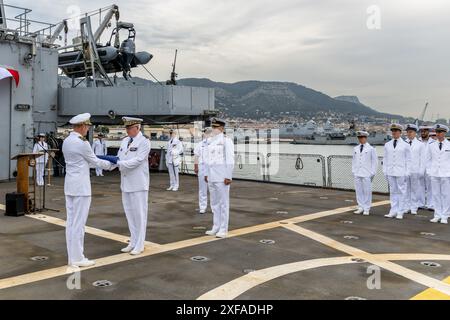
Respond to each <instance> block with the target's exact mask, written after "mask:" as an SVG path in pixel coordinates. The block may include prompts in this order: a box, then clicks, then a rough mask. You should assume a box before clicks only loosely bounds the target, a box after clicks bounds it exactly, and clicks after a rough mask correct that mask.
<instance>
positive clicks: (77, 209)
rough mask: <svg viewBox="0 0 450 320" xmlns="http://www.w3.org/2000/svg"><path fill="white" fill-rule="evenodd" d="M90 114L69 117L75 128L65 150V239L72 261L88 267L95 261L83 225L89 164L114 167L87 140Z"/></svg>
mask: <svg viewBox="0 0 450 320" xmlns="http://www.w3.org/2000/svg"><path fill="white" fill-rule="evenodd" d="M90 118H91V115H90V114H89V113H83V114H80V115H77V116H75V117H73V118H72V119H70V121H69V122H70V124H72V125H73V132H71V133H70V135H69V136H68V137H67V138H66V139H65V140H64V143H63V146H62V152H63V154H64V159H65V161H66V177H65V180H64V194H65V198H66V211H67V223H66V241H67V253H68V257H69V265H71V266H76V267H88V266H92V265H94V264H95V262H94V261H91V260H88V259H87V258H86V257H85V256H84V253H83V251H84V227H85V225H86V220H87V217H88V214H89V207H90V205H91V180H90V173H89V168H90V167H92V168H95V167H101V168H103V169H105V170H111V169H113V168H114V166H113V165H112V164H111V163H110V162H108V161H105V160H100V159H98V158H97V157H96V156H95V154H94V152H93V151H92V149H91V145H90V144H89V141H87V140H86V138H85V136H86V135H87V133H88V131H89V129H90V126H91V122H90Z"/></svg>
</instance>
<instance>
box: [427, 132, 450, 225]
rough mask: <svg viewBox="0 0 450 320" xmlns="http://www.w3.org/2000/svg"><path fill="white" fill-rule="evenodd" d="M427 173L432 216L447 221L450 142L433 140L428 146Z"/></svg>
mask: <svg viewBox="0 0 450 320" xmlns="http://www.w3.org/2000/svg"><path fill="white" fill-rule="evenodd" d="M427 159H428V162H429V163H430V165H429V166H428V167H427V173H428V175H429V176H430V177H431V189H432V190H433V194H432V196H433V205H434V217H435V218H438V219H441V222H442V220H445V221H447V219H448V217H449V216H450V192H449V190H450V142H449V141H448V140H447V139H444V141H443V142H442V143H441V142H440V141H435V142H434V143H432V144H430V145H429V146H428V152H427Z"/></svg>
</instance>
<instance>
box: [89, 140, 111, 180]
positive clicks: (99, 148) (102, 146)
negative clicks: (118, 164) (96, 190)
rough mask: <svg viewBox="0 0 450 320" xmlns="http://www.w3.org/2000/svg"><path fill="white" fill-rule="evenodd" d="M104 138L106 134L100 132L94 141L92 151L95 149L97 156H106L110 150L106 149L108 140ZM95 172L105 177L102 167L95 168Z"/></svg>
mask: <svg viewBox="0 0 450 320" xmlns="http://www.w3.org/2000/svg"><path fill="white" fill-rule="evenodd" d="M103 138H104V134H103V133H101V132H100V133H99V134H98V139H96V140H94V142H93V143H92V151H94V154H95V155H96V156H106V155H107V153H108V151H107V149H106V142H105V140H103ZM95 174H96V175H97V177H99V176H100V177H103V169H102V168H99V167H97V168H95Z"/></svg>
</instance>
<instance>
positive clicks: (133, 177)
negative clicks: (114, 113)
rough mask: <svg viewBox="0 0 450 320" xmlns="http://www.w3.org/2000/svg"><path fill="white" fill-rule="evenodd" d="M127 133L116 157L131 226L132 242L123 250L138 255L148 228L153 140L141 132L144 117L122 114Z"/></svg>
mask: <svg viewBox="0 0 450 320" xmlns="http://www.w3.org/2000/svg"><path fill="white" fill-rule="evenodd" d="M122 120H123V122H124V124H125V127H126V130H127V134H128V137H126V138H125V139H123V140H122V144H121V145H120V149H119V152H118V153H117V157H118V158H119V160H118V161H117V166H118V167H119V170H120V175H121V183H120V188H121V189H122V204H123V208H124V210H125V215H126V217H127V221H128V227H129V229H130V234H131V238H130V244H129V245H128V246H127V247H126V248H123V249H122V252H126V253H130V254H131V255H138V254H141V253H142V252H143V251H144V243H145V234H146V231H147V214H148V191H149V188H150V171H149V167H148V155H149V153H150V149H151V147H150V140H149V139H147V137H145V136H144V135H143V134H142V133H141V123H142V121H143V120H142V119H139V118H132V117H123V118H122Z"/></svg>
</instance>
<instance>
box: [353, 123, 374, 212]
mask: <svg viewBox="0 0 450 320" xmlns="http://www.w3.org/2000/svg"><path fill="white" fill-rule="evenodd" d="M356 135H357V137H358V140H359V145H357V146H356V147H355V148H354V150H353V161H352V172H353V176H354V178H355V191H356V200H357V202H358V209H357V210H356V211H355V212H354V213H355V214H361V213H364V215H365V216H368V215H369V214H370V208H371V206H372V180H373V178H374V177H375V174H376V173H377V168H378V156H377V152H376V150H375V148H374V147H372V146H371V145H370V144H369V143H368V142H367V137H368V136H369V133H368V132H365V131H358V132H357V133H356Z"/></svg>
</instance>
